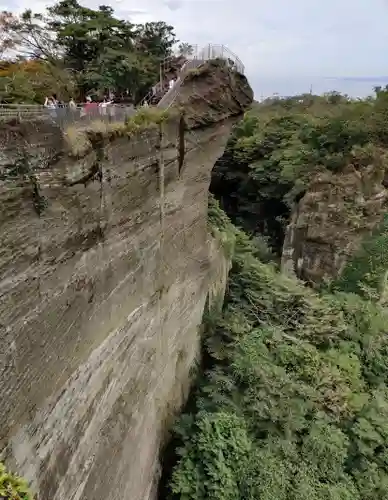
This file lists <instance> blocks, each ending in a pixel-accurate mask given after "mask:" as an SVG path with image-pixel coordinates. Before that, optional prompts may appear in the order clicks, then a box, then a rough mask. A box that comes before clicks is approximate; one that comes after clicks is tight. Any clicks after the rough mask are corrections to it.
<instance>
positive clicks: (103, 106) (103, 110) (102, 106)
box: [98, 97, 112, 116]
mask: <svg viewBox="0 0 388 500" xmlns="http://www.w3.org/2000/svg"><path fill="white" fill-rule="evenodd" d="M111 104H112V101H108V100H107V99H106V98H105V97H104V99H103V101H102V102H100V104H99V105H98V106H99V108H100V113H101V114H102V115H103V116H106V112H107V107H108V106H109V105H111Z"/></svg>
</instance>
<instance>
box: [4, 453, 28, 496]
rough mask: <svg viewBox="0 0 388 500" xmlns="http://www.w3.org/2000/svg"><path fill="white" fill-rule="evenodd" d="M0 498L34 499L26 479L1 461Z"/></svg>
mask: <svg viewBox="0 0 388 500" xmlns="http://www.w3.org/2000/svg"><path fill="white" fill-rule="evenodd" d="M0 498H3V499H5V500H33V496H32V493H31V492H30V490H29V488H28V486H27V483H26V481H24V480H23V479H22V478H20V477H19V476H17V475H16V474H12V473H11V472H9V471H7V469H6V468H5V466H4V464H2V463H1V462H0Z"/></svg>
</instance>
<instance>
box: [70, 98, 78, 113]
mask: <svg viewBox="0 0 388 500" xmlns="http://www.w3.org/2000/svg"><path fill="white" fill-rule="evenodd" d="M69 109H70V111H71V112H74V111H75V110H76V109H77V105H76V103H75V101H74V99H73V98H71V99H70V101H69Z"/></svg>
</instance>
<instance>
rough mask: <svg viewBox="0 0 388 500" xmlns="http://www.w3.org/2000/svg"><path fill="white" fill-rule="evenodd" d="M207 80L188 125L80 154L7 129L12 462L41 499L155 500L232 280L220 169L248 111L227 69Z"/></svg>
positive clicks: (7, 415)
mask: <svg viewBox="0 0 388 500" xmlns="http://www.w3.org/2000/svg"><path fill="white" fill-rule="evenodd" d="M209 67H210V66H209ZM195 82H196V95H195V98H194V97H191V96H192V91H193V81H192V80H190V79H188V81H187V84H186V82H185V84H184V85H183V86H182V89H181V94H180V95H179V97H178V98H177V102H176V110H179V109H181V108H183V110H184V111H185V113H186V116H185V123H184V122H183V121H182V119H181V117H180V113H178V112H177V113H175V116H172V117H171V118H170V119H168V121H167V122H162V123H161V124H160V125H153V126H150V127H146V128H145V129H144V130H143V131H141V132H132V133H131V134H130V135H129V136H128V135H125V134H124V135H123V133H122V131H121V132H120V134H113V133H112V134H110V135H109V134H108V135H106V134H105V133H104V131H99V132H95V131H94V132H93V133H91V132H88V131H85V130H79V131H78V132H77V134H76V135H77V137H78V139H79V137H81V136H82V137H81V138H82V140H87V141H89V142H88V144H87V146H88V147H83V148H79V149H78V153H77V155H76V157H75V156H74V155H75V153H74V151H73V153H72V156H71V155H69V151H68V149H67V146H66V137H64V136H62V134H61V133H60V131H59V130H58V129H55V128H54V127H53V126H52V125H49V126H47V124H42V123H39V124H38V123H36V124H31V123H30V124H28V127H23V126H22V125H20V124H17V123H14V124H8V126H7V128H4V127H3V128H2V130H0V145H1V148H0V149H1V153H0V164H1V165H0V179H1V180H0V204H1V207H2V210H1V214H0V248H1V250H0V337H1V338H0V340H1V346H2V349H1V352H0V373H1V385H0V400H1V401H2V404H1V406H0V442H1V449H2V450H3V451H2V454H1V458H2V459H3V460H5V461H6V463H7V465H9V467H10V468H12V469H13V470H15V471H17V472H18V473H19V474H21V475H23V476H24V477H25V478H26V479H28V480H29V481H31V486H32V489H33V490H35V491H36V492H37V493H38V494H39V499H40V500H80V499H82V500H100V499H101V500H102V499H107V498H109V499H110V500H119V499H120V500H147V499H149V498H154V496H155V484H156V483H157V479H158V470H159V457H158V452H159V449H160V446H161V444H162V443H163V441H164V439H165V438H166V434H167V432H168V428H169V426H170V425H171V421H172V419H173V417H174V414H175V413H176V412H177V411H179V408H180V406H181V405H182V403H183V402H184V400H185V398H186V396H187V392H188V389H189V385H190V375H189V374H190V370H191V368H192V367H193V363H194V361H195V359H196V358H197V356H198V352H199V335H198V327H199V325H200V323H201V318H202V313H203V309H204V306H205V303H206V299H207V296H208V292H209V289H210V290H211V297H214V296H215V295H216V294H217V293H218V292H221V293H222V286H223V285H224V282H225V269H227V265H226V264H225V261H224V260H223V259H224V257H223V253H222V251H221V249H220V248H218V247H217V244H216V242H215V241H214V240H212V239H211V237H210V235H209V233H208V230H207V224H206V222H207V197H208V186H209V181H210V172H211V169H212V167H213V165H214V163H215V161H216V159H217V158H218V157H219V156H221V154H222V152H223V148H224V146H225V143H226V141H227V138H228V135H229V132H230V129H231V126H232V124H233V123H234V121H235V120H236V119H238V118H239V116H241V114H242V113H243V111H244V110H245V109H246V107H247V106H248V105H249V104H250V102H251V101H252V91H251V90H250V88H249V85H248V84H247V81H246V79H245V78H244V77H242V76H241V75H235V74H231V73H230V72H229V70H227V68H226V67H221V66H218V67H216V68H213V70H212V72H210V73H209V72H205V73H204V74H203V78H202V79H201V76H200V75H197V76H196V77H195ZM217 88H218V89H219V90H217ZM11 125H12V126H11ZM81 142H82V141H81ZM90 145H91V147H90ZM217 248H218V250H217ZM216 280H218V283H219V287H218V291H217V286H216V285H217V281H216Z"/></svg>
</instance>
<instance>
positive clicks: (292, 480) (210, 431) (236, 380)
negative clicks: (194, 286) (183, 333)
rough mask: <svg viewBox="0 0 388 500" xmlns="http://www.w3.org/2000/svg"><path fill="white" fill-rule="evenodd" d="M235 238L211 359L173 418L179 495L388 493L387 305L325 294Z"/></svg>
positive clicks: (210, 332) (260, 497)
mask: <svg viewBox="0 0 388 500" xmlns="http://www.w3.org/2000/svg"><path fill="white" fill-rule="evenodd" d="M223 224H224V227H225V225H226V220H225V219H224V220H223ZM229 230H231V228H230V227H229ZM235 236H236V238H235V255H234V259H233V268H232V271H231V275H230V281H229V286H228V293H227V297H226V301H225V305H224V309H223V313H222V315H221V316H219V317H218V318H217V319H216V320H215V321H212V322H209V324H208V328H207V341H206V342H207V351H208V355H209V357H210V359H211V366H210V367H209V369H208V371H207V373H206V379H205V382H204V383H203V385H202V386H201V387H200V388H199V390H198V395H197V397H196V401H195V409H194V410H193V411H191V412H190V413H188V414H185V415H183V416H182V418H181V419H180V422H179V423H178V425H177V435H178V436H179V438H180V445H179V447H178V449H177V454H178V459H177V463H176V465H175V468H174V470H173V474H172V480H171V483H170V489H171V498H174V499H181V500H183V499H184V500H191V499H192V500H194V499H195V500H201V499H203V500H205V499H207V500H208V499H210V500H225V499H235V500H239V499H241V500H282V499H284V500H311V499H314V500H377V499H379V500H381V499H388V460H387V456H386V455H387V454H386V449H387V446H388V390H387V388H386V384H387V382H388V339H387V336H386V320H387V318H386V313H385V311H384V310H383V309H381V308H380V306H379V305H378V304H376V303H373V302H370V301H368V300H365V299H363V298H361V297H360V296H358V295H354V294H345V293H343V292H337V293H334V294H328V293H322V294H318V293H316V292H314V291H312V290H311V289H308V288H306V287H305V286H303V284H302V283H301V282H298V281H297V280H295V279H291V278H289V277H287V276H284V275H281V274H280V273H278V271H277V270H276V268H275V267H274V265H273V264H264V263H262V262H260V261H259V260H258V259H257V257H256V256H255V255H254V252H252V250H251V248H252V247H251V246H250V244H249V243H247V239H246V238H245V237H244V236H243V235H241V232H240V231H238V230H235ZM239 236H240V237H239Z"/></svg>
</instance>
